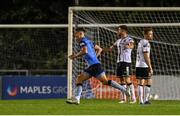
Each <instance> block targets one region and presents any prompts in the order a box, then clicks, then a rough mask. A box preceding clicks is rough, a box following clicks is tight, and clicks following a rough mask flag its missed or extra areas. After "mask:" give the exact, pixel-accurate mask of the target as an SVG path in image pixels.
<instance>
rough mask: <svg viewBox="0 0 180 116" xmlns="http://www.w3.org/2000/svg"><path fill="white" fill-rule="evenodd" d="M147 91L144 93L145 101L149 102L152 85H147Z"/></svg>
mask: <svg viewBox="0 0 180 116" xmlns="http://www.w3.org/2000/svg"><path fill="white" fill-rule="evenodd" d="M144 88H145V89H144V90H145V91H144V94H145V95H144V96H145V97H144V98H145V99H144V101H149V95H150V91H151V86H150V85H146V86H145V87H144Z"/></svg>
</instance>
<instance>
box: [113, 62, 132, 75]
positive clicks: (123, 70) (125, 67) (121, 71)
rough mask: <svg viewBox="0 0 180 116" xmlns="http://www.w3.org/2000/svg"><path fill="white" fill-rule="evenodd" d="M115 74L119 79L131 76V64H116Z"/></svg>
mask: <svg viewBox="0 0 180 116" xmlns="http://www.w3.org/2000/svg"><path fill="white" fill-rule="evenodd" d="M116 74H117V76H118V77H120V78H123V77H128V76H129V75H131V63H127V62H119V63H117V70H116Z"/></svg>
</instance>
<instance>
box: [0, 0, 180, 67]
mask: <svg viewBox="0 0 180 116" xmlns="http://www.w3.org/2000/svg"><path fill="white" fill-rule="evenodd" d="M73 5H75V0H1V1H0V24H67V23H68V20H67V19H68V17H67V16H68V6H73ZM79 6H120V7H128V6H179V2H178V1H175V0H157V1H153V0H146V1H144V0H79ZM67 35H68V34H67V29H63V30H56V29H45V30H42V29H0V68H1V69H59V68H61V69H66V67H67V59H66V58H67Z"/></svg>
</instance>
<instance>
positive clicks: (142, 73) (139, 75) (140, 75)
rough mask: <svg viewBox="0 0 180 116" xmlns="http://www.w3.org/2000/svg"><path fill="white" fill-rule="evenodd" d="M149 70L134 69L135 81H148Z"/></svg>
mask: <svg viewBox="0 0 180 116" xmlns="http://www.w3.org/2000/svg"><path fill="white" fill-rule="evenodd" d="M149 78H150V77H149V69H148V68H143V67H136V79H149Z"/></svg>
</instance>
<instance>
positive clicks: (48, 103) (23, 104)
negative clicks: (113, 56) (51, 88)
mask: <svg viewBox="0 0 180 116" xmlns="http://www.w3.org/2000/svg"><path fill="white" fill-rule="evenodd" d="M0 114H5V115H8V114H14V115H19V114H29V115H31V114H36V115H43V114H50V115H53V114H56V115H81V114H82V115H120V114H123V115H126V114H129V115H151V114H152V115H160V114H161V115H171V114H173V115H180V101H152V104H150V105H139V104H138V103H136V104H128V103H126V104H119V103H118V100H97V99H86V100H85V99H82V100H81V104H80V105H74V104H67V103H66V102H65V99H46V100H0Z"/></svg>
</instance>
